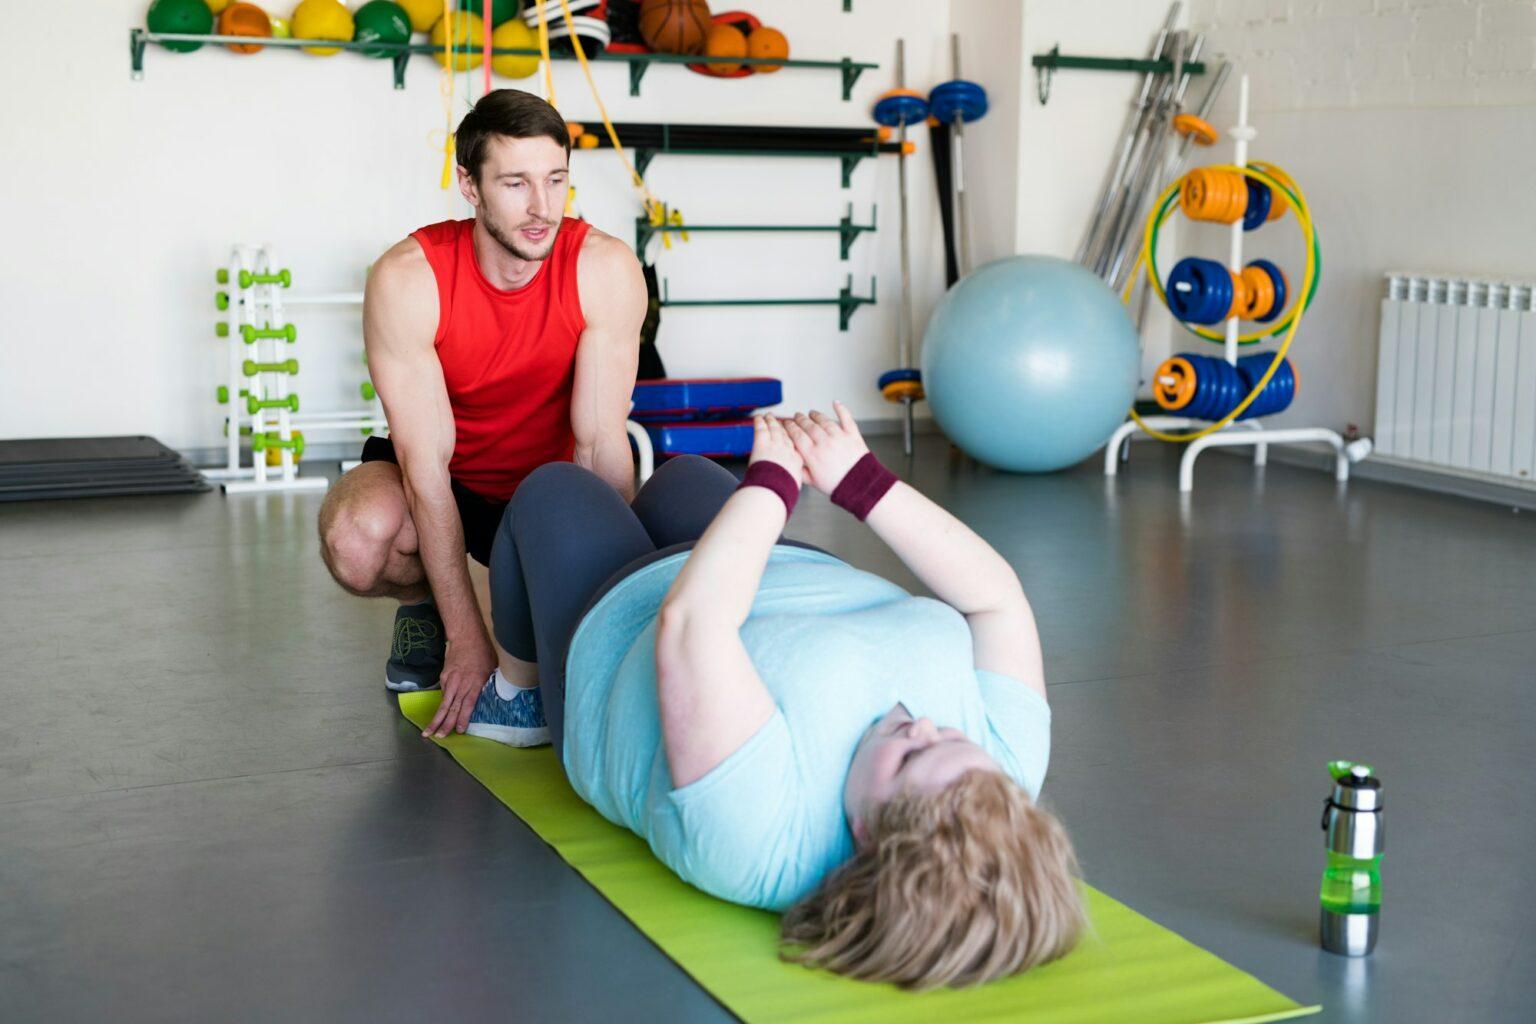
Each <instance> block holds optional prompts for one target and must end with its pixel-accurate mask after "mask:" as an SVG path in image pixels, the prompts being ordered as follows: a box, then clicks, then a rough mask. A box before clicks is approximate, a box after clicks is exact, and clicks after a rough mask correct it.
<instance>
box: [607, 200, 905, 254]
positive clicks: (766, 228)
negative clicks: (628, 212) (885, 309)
mask: <svg viewBox="0 0 1536 1024" xmlns="http://www.w3.org/2000/svg"><path fill="white" fill-rule="evenodd" d="M877 213H878V208H876V207H874V206H871V207H870V210H869V223H868V224H855V223H854V222H853V204H852V203H849V204H848V212H847V213H845V214H843V219H842V220H840V221H838V222H837V223H836V224H653V223H652V222H651V220H650V218H649V217H636V218H635V251H636V252H641V253H643V252H644V251H645V247H646V246H647V245H648V244H650V241H651V239H652V238H653V237H655V236H656V235H686V234H689V233H691V232H694V231H702V232H732V233H736V232H747V231H751V232H759V231H761V232H802V231H817V232H836V234H837V236H838V248H839V252H840V253H841V256H840V257H839V258H840V259H845V260H846V259H847V258H848V252H849V250H850V249H852V248H853V243H854V242H855V241H857V240H858V237H859V235H860V234H862V233H863V232H865V231H874V230H875V217H876V214H877Z"/></svg>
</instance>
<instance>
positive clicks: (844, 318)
mask: <svg viewBox="0 0 1536 1024" xmlns="http://www.w3.org/2000/svg"><path fill="white" fill-rule="evenodd" d="M874 304H875V279H874V278H873V277H871V278H870V279H869V298H867V299H866V298H864V297H863V296H861V295H855V294H853V275H852V274H849V275H848V281H847V283H845V284H844V285H843V287H842V288H840V289H838V292H837V329H838V330H840V331H846V330H847V329H848V321H850V320H852V319H853V314H855V313H857V312H858V311H859V307H860V306H873V305H874Z"/></svg>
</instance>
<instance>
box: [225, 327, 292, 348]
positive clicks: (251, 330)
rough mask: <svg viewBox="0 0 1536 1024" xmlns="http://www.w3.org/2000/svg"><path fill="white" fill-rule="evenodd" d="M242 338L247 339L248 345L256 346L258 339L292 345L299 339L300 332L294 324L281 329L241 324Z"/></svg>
mask: <svg viewBox="0 0 1536 1024" xmlns="http://www.w3.org/2000/svg"><path fill="white" fill-rule="evenodd" d="M240 337H242V338H244V339H245V343H246V344H247V345H254V344H255V343H256V339H258V338H276V339H277V340H278V341H286V342H287V343H288V344H290V345H292V344H293V343H294V341H296V340H297V339H298V337H299V331H298V328H296V327H294V326H293V324H283V326H281V327H257V326H255V325H254V324H241V325H240Z"/></svg>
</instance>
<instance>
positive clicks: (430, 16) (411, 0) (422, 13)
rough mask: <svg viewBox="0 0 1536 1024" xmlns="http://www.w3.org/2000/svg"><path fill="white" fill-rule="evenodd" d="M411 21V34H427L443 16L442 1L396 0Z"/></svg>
mask: <svg viewBox="0 0 1536 1024" xmlns="http://www.w3.org/2000/svg"><path fill="white" fill-rule="evenodd" d="M396 2H397V3H398V4H399V5H400V6H401V7H404V8H405V13H406V15H407V16H408V17H409V18H410V19H411V31H412V32H428V31H431V29H432V26H433V25H435V24H436V23H437V19H438V18H441V17H442V16H443V0H396Z"/></svg>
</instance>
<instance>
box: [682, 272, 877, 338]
mask: <svg viewBox="0 0 1536 1024" xmlns="http://www.w3.org/2000/svg"><path fill="white" fill-rule="evenodd" d="M874 302H875V279H874V278H873V277H871V278H870V279H869V297H868V298H865V297H864V296H862V295H855V294H853V275H852V274H849V275H848V281H847V283H846V284H844V285H843V287H842V288H841V289H840V290H839V291H838V293H837V298H835V299H820V298H815V299H674V298H672V297H671V296H669V295H668V294H667V282H666V279H665V278H663V279H662V282H661V304H662V305H663V306H836V307H837V313H838V326H837V329H838V330H840V331H846V330H847V329H848V321H849V320H852V319H853V314H854V313H856V312H858V309H859V307H860V306H866V305H873V304H874Z"/></svg>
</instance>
